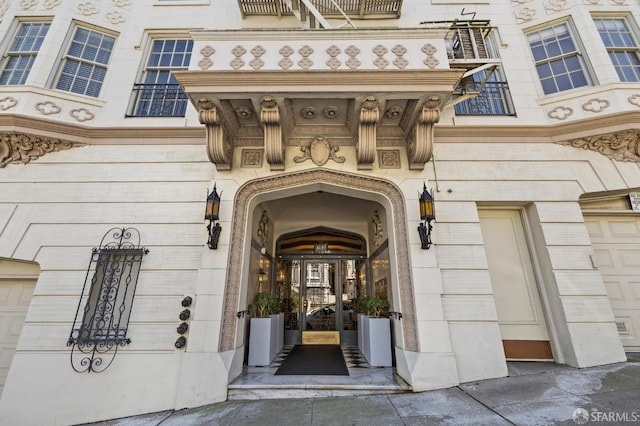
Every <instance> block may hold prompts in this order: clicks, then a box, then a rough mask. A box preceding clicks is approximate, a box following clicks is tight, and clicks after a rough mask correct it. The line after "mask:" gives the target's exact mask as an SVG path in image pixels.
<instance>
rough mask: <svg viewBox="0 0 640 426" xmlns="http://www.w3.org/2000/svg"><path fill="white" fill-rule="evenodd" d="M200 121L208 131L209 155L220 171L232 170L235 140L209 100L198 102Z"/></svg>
mask: <svg viewBox="0 0 640 426" xmlns="http://www.w3.org/2000/svg"><path fill="white" fill-rule="evenodd" d="M198 106H199V107H200V111H199V112H198V119H199V120H200V123H202V124H204V125H205V126H206V127H205V128H206V131H207V155H208V156H209V160H210V161H211V162H212V163H214V164H215V165H216V168H217V169H218V170H231V163H232V160H233V140H232V139H231V136H230V133H229V132H228V131H227V130H226V129H225V128H224V126H223V124H222V119H221V116H220V112H219V111H218V108H216V107H215V106H214V105H213V102H211V101H209V100H207V99H200V100H199V101H198Z"/></svg>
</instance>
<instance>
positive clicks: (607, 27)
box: [593, 18, 640, 81]
mask: <svg viewBox="0 0 640 426" xmlns="http://www.w3.org/2000/svg"><path fill="white" fill-rule="evenodd" d="M593 21H594V22H595V24H596V28H597V29H598V32H599V33H600V37H602V41H603V43H604V45H605V47H606V48H607V52H608V53H609V58H611V62H613V66H614V67H615V69H616V71H617V73H618V77H620V80H621V81H640V55H639V49H638V43H637V42H636V39H635V38H634V35H633V34H632V32H631V29H630V28H629V25H628V23H627V21H626V19H624V18H594V19H593Z"/></svg>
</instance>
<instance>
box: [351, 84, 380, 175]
mask: <svg viewBox="0 0 640 426" xmlns="http://www.w3.org/2000/svg"><path fill="white" fill-rule="evenodd" d="M379 119H380V110H379V108H378V101H377V100H376V98H375V97H373V96H369V97H367V98H366V99H365V100H364V102H363V103H362V107H361V108H360V123H359V125H358V149H357V158H358V170H371V168H372V165H373V160H374V158H375V153H376V137H377V134H376V126H377V125H378V120H379Z"/></svg>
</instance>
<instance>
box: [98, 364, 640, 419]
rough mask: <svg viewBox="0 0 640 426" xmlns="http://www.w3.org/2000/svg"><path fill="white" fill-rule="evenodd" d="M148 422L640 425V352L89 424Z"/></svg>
mask: <svg viewBox="0 0 640 426" xmlns="http://www.w3.org/2000/svg"><path fill="white" fill-rule="evenodd" d="M96 424H98V425H104V426H107V425H109V426H147V425H162V426H169V425H225V426H227V425H229V426H231V425H260V426H267V425H274V426H275V425H277V426H282V425H295V426H301V425H323V426H326V425H367V426H375V425H384V426H388V425H440V424H442V425H513V424H515V425H557V424H567V425H575V424H638V425H640V354H629V362H626V363H620V364H613V365H607V366H601V367H592V368H585V369H576V368H572V367H567V366H565V365H558V364H553V363H533V362H517V363H516V362H510V363H509V377H505V378H500V379H491V380H482V381H477V382H471V383H465V384H462V385H460V386H457V387H454V388H449V389H443V390H437V391H429V392H421V393H399V394H390V395H368V396H354V397H340V398H337V397H331V398H305V399H269V400H266V399H262V400H247V401H227V402H222V403H219V404H213V405H209V406H205V407H199V408H194V409H187V410H180V411H165V412H160V413H153V414H148V415H143V416H136V417H129V418H125V419H118V420H111V421H107V422H101V423H96Z"/></svg>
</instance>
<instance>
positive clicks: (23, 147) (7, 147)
mask: <svg viewBox="0 0 640 426" xmlns="http://www.w3.org/2000/svg"><path fill="white" fill-rule="evenodd" d="M79 146H85V144H83V143H77V142H69V141H63V140H60V139H52V138H45V137H41V136H35V135H29V134H25V133H0V168H3V167H5V166H6V165H7V164H17V163H22V164H27V163H29V162H31V161H33V160H37V159H38V158H40V157H42V156H43V155H45V154H48V153H51V152H57V151H63V150H67V149H71V148H74V147H79Z"/></svg>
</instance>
